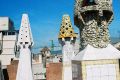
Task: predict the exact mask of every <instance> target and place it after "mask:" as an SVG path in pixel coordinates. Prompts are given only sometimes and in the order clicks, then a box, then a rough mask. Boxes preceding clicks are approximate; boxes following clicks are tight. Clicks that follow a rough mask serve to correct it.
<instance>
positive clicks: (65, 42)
mask: <svg viewBox="0 0 120 80" xmlns="http://www.w3.org/2000/svg"><path fill="white" fill-rule="evenodd" d="M58 39H59V42H60V44H61V45H62V47H63V48H62V57H63V70H62V80H72V64H71V59H72V58H73V57H74V56H75V51H74V43H75V40H76V34H75V33H74V29H73V28H72V23H71V21H70V17H69V15H67V14H66V15H63V18H62V23H61V28H60V32H59V36H58ZM68 75H69V77H68Z"/></svg>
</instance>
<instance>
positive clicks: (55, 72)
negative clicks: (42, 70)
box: [46, 63, 62, 80]
mask: <svg viewBox="0 0 120 80" xmlns="http://www.w3.org/2000/svg"><path fill="white" fill-rule="evenodd" d="M46 70H47V71H46V79H47V80H62V63H49V64H47V65H46Z"/></svg>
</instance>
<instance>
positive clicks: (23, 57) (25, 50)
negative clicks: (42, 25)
mask: <svg viewBox="0 0 120 80" xmlns="http://www.w3.org/2000/svg"><path fill="white" fill-rule="evenodd" d="M17 46H18V49H19V52H20V57H19V64H18V69H17V77H16V80H33V75H32V62H31V61H32V60H31V47H32V46H33V37H32V33H31V28H30V23H29V18H28V15H27V14H23V16H22V21H21V26H20V31H19V36H18V42H17Z"/></svg>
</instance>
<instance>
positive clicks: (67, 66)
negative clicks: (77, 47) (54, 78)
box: [63, 41, 74, 80]
mask: <svg viewBox="0 0 120 80" xmlns="http://www.w3.org/2000/svg"><path fill="white" fill-rule="evenodd" d="M72 57H74V48H73V45H72V44H70V41H66V42H65V45H64V46H63V80H72V64H71V59H72Z"/></svg>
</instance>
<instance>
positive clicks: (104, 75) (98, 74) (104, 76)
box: [86, 64, 117, 80]
mask: <svg viewBox="0 0 120 80" xmlns="http://www.w3.org/2000/svg"><path fill="white" fill-rule="evenodd" d="M116 71H117V70H116V66H115V64H104V65H88V66H86V72H87V74H86V76H87V78H86V80H116V76H117V75H116Z"/></svg>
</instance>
